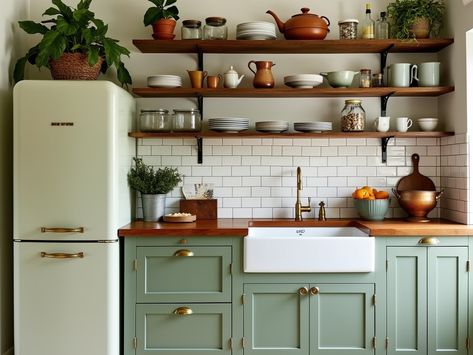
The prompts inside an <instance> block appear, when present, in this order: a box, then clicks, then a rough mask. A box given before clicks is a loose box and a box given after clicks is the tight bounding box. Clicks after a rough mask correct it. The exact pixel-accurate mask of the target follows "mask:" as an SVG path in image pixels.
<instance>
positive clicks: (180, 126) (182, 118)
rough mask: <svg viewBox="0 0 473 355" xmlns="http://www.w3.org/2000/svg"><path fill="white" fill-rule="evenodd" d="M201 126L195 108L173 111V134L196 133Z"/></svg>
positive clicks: (198, 114)
mask: <svg viewBox="0 0 473 355" xmlns="http://www.w3.org/2000/svg"><path fill="white" fill-rule="evenodd" d="M201 126H202V121H201V119H200V112H199V110H197V109H196V108H191V109H182V110H181V109H179V110H174V114H173V124H172V130H173V131H174V132H198V131H200V128H201Z"/></svg>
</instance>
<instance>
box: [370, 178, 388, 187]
mask: <svg viewBox="0 0 473 355" xmlns="http://www.w3.org/2000/svg"><path fill="white" fill-rule="evenodd" d="M368 186H373V187H375V186H378V187H384V186H386V178H385V177H381V176H376V177H369V178H368Z"/></svg>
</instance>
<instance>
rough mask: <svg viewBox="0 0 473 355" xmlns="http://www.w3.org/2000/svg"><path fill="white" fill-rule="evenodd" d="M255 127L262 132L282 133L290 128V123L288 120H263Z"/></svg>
mask: <svg viewBox="0 0 473 355" xmlns="http://www.w3.org/2000/svg"><path fill="white" fill-rule="evenodd" d="M255 128H256V130H257V131H260V132H268V133H281V132H285V131H287V130H288V129H289V123H288V122H286V121H261V122H256V124H255Z"/></svg>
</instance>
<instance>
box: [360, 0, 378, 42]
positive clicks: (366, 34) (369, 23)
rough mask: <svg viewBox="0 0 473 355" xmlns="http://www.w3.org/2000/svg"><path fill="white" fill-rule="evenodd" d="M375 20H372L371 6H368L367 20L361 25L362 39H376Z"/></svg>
mask: <svg viewBox="0 0 473 355" xmlns="http://www.w3.org/2000/svg"><path fill="white" fill-rule="evenodd" d="M374 27H375V25H374V20H373V19H372V18H371V4H369V3H368V4H366V11H365V18H364V20H363V21H362V23H361V38H362V39H374Z"/></svg>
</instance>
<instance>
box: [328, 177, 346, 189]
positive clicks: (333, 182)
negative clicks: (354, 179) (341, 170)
mask: <svg viewBox="0 0 473 355" xmlns="http://www.w3.org/2000/svg"><path fill="white" fill-rule="evenodd" d="M328 186H334V187H337V186H347V178H346V177H332V178H330V179H328Z"/></svg>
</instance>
